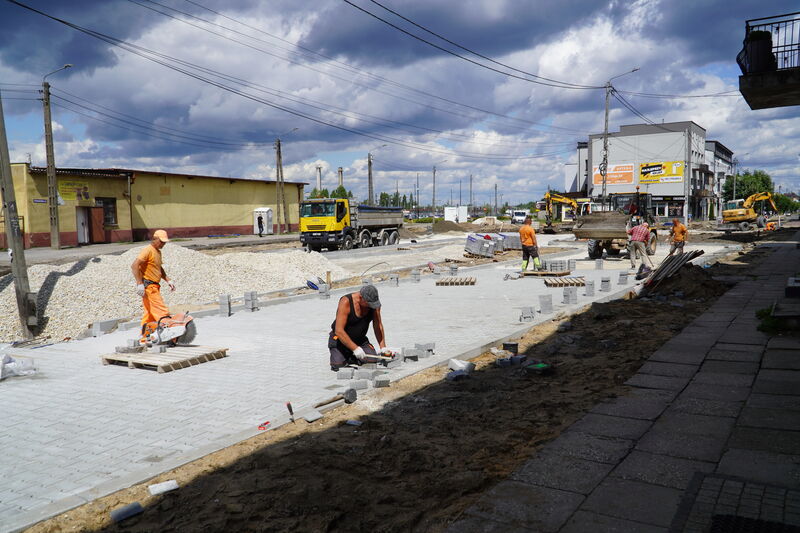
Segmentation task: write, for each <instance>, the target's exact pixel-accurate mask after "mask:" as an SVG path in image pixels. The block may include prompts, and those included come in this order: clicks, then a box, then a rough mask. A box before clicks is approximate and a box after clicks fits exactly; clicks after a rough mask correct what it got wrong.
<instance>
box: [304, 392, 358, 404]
mask: <svg viewBox="0 0 800 533" xmlns="http://www.w3.org/2000/svg"><path fill="white" fill-rule="evenodd" d="M357 399H358V392H356V390H355V389H347V390H346V391H344V392H343V393H341V394H337V395H336V396H333V397H332V398H328V399H327V400H323V401H321V402H319V403H318V404H317V405H315V406H314V409H319V408H320V407H324V406H326V405H328V404H331V403H333V402H338V401H339V400H344V403H353V402H355V401H356V400H357Z"/></svg>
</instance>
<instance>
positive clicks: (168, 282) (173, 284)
mask: <svg viewBox="0 0 800 533" xmlns="http://www.w3.org/2000/svg"><path fill="white" fill-rule="evenodd" d="M167 285H169V290H171V291H172V292H175V283H173V281H172V280H169V281H167Z"/></svg>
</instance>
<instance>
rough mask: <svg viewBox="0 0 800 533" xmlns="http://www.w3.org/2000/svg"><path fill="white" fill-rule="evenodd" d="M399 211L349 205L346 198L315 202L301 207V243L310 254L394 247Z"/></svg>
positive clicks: (401, 218) (321, 199) (399, 219)
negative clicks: (371, 247)
mask: <svg viewBox="0 0 800 533" xmlns="http://www.w3.org/2000/svg"><path fill="white" fill-rule="evenodd" d="M401 227H403V209H402V208H401V207H379V206H370V205H351V204H350V201H349V200H348V199H346V198H314V199H311V200H306V201H305V202H302V203H301V204H300V242H301V243H303V245H304V246H305V247H306V248H308V249H309V250H312V251H316V252H318V251H320V250H322V249H323V248H327V249H328V250H338V249H340V248H341V249H342V250H350V249H351V248H355V247H358V248H368V247H370V246H385V245H387V244H397V242H398V241H399V240H400V234H399V233H398V232H399V230H400V228H401Z"/></svg>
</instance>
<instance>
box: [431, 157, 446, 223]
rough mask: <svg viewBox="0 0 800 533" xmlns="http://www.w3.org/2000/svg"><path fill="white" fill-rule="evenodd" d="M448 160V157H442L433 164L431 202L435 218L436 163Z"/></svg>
mask: <svg viewBox="0 0 800 533" xmlns="http://www.w3.org/2000/svg"><path fill="white" fill-rule="evenodd" d="M446 162H447V159H442V160H441V161H437V162H436V163H434V164H433V197H432V199H431V203H432V204H433V205H432V206H431V207H432V208H433V218H436V165H441V164H442V163H446Z"/></svg>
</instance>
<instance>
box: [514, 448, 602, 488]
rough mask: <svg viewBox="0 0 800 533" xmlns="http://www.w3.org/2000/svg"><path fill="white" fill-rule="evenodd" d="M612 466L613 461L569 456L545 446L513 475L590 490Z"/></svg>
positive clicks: (533, 482)
mask: <svg viewBox="0 0 800 533" xmlns="http://www.w3.org/2000/svg"><path fill="white" fill-rule="evenodd" d="M612 468H613V465H610V464H606V463H598V462H596V461H587V460H585V459H578V458H576V457H569V456H566V455H562V454H560V453H558V452H557V451H556V450H542V451H540V452H539V453H537V454H536V455H534V456H533V457H531V459H530V460H528V462H527V463H525V464H524V465H522V467H520V468H519V469H518V470H517V471H515V472H514V473H513V474H511V479H513V480H515V481H520V482H522V483H528V484H530V485H541V486H543V487H549V488H551V489H560V490H566V491H570V492H577V493H579V494H589V493H590V492H591V491H592V490H593V489H594V488H595V487H596V486H597V485H598V483H600V482H601V481H602V480H603V478H605V476H606V475H608V473H609V472H610V471H611V469H612Z"/></svg>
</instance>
